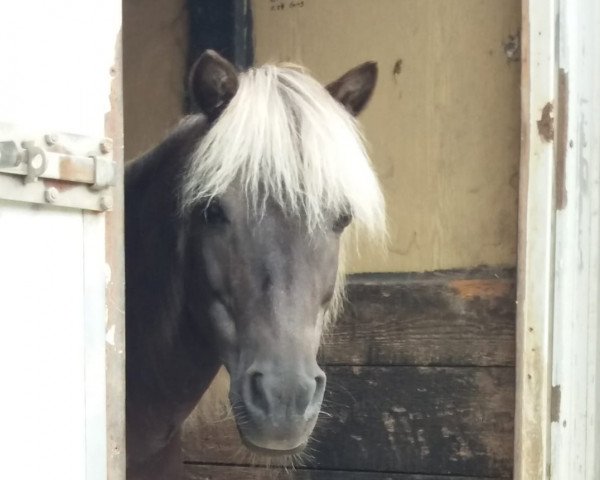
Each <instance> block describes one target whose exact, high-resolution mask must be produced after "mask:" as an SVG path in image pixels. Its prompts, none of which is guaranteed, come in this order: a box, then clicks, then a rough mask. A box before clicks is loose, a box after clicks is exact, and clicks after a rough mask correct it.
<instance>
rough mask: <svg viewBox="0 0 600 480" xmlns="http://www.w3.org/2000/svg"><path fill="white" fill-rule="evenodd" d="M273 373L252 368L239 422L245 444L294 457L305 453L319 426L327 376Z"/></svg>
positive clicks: (320, 373) (244, 383)
mask: <svg viewBox="0 0 600 480" xmlns="http://www.w3.org/2000/svg"><path fill="white" fill-rule="evenodd" d="M312 370H313V374H312V375H309V374H300V373H297V372H292V373H290V372H281V371H280V372H269V370H268V369H256V368H251V369H249V370H248V371H247V372H246V374H245V375H244V378H243V379H241V382H240V385H239V387H240V389H239V391H238V395H237V396H238V398H241V404H239V408H238V409H236V410H234V411H235V412H236V422H237V425H238V430H239V432H240V436H241V437H242V441H243V442H244V444H245V445H246V446H247V447H248V448H249V449H250V450H253V451H255V452H256V453H259V454H264V455H269V456H275V455H290V454H295V453H299V452H300V451H302V450H303V449H304V447H305V445H306V443H307V442H308V439H309V438H310V435H311V433H312V431H313V429H314V427H315V424H316V422H317V418H318V416H319V411H320V410H321V403H322V401H323V394H324V391H325V383H326V377H325V373H324V372H323V371H322V370H321V369H320V368H318V366H316V364H315V368H314V369H312Z"/></svg>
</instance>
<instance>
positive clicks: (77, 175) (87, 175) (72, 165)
mask: <svg viewBox="0 0 600 480" xmlns="http://www.w3.org/2000/svg"><path fill="white" fill-rule="evenodd" d="M59 174H60V178H62V179H64V180H68V181H70V182H83V183H93V182H94V178H93V177H94V174H93V172H92V171H90V170H89V169H88V168H86V167H85V166H83V165H82V164H81V163H79V162H77V161H75V160H73V159H72V158H71V157H69V156H68V155H65V156H62V157H60V163H59Z"/></svg>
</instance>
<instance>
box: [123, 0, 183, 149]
mask: <svg viewBox="0 0 600 480" xmlns="http://www.w3.org/2000/svg"><path fill="white" fill-rule="evenodd" d="M187 45H188V19H187V10H186V1H185V0H151V1H144V0H124V1H123V96H124V104H123V110H124V131H125V158H126V159H132V158H134V157H137V156H138V155H140V154H142V153H144V152H145V151H146V150H148V149H149V148H150V147H152V146H154V145H156V144H157V143H158V142H159V141H160V140H161V139H162V138H163V137H164V136H165V134H166V133H167V132H168V131H169V130H170V129H171V128H172V127H173V125H175V124H176V123H177V121H178V120H179V119H180V118H181V117H182V115H183V102H184V98H183V95H184V93H183V92H184V89H183V85H184V78H185V62H186V59H187Z"/></svg>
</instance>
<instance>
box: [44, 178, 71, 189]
mask: <svg viewBox="0 0 600 480" xmlns="http://www.w3.org/2000/svg"><path fill="white" fill-rule="evenodd" d="M41 180H42V182H44V186H45V187H46V188H50V187H54V188H56V189H57V190H58V191H59V192H65V191H67V190H70V189H71V188H73V187H76V186H77V185H76V184H73V183H70V182H63V181H62V180H51V179H49V178H44V179H41Z"/></svg>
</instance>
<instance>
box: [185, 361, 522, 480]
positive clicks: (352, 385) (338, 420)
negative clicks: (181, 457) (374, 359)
mask: <svg viewBox="0 0 600 480" xmlns="http://www.w3.org/2000/svg"><path fill="white" fill-rule="evenodd" d="M326 371H327V374H328V390H327V394H326V399H325V402H324V410H325V411H326V412H327V413H326V414H324V415H323V417H322V418H321V420H320V422H319V425H318V427H317V430H316V432H315V440H314V442H313V443H312V444H311V445H309V454H310V455H311V456H312V457H313V458H314V460H313V461H311V462H310V465H311V467H315V468H321V469H328V470H336V469H337V470H358V471H383V472H405V473H412V472H414V473H420V474H432V475H433V474H438V475H439V474H444V475H471V476H509V475H510V472H511V469H512V448H513V411H514V369H513V368H510V367H507V368H471V367H463V368H441V367H341V366H337V367H336V366H332V367H327V368H326ZM184 444H185V447H184V448H185V459H186V460H187V461H191V462H196V463H220V464H236V463H237V464H248V463H251V462H250V459H248V458H246V456H245V453H244V451H243V449H242V448H241V444H240V441H239V439H238V435H237V431H236V429H235V426H234V424H233V422H232V421H231V420H230V421H224V422H221V423H217V424H213V425H203V424H202V422H201V421H200V419H199V418H198V417H193V418H192V419H190V422H188V424H187V426H186V430H185V434H184Z"/></svg>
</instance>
